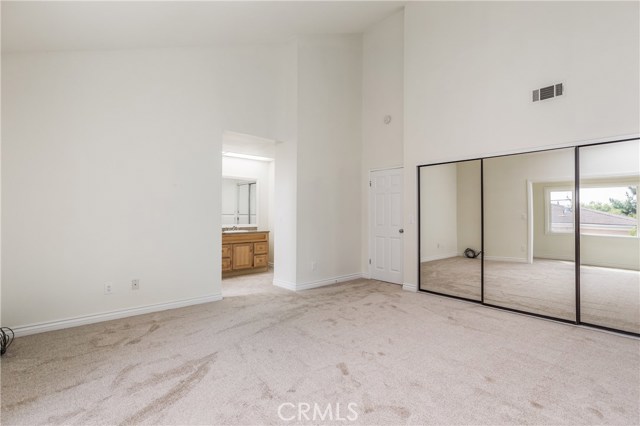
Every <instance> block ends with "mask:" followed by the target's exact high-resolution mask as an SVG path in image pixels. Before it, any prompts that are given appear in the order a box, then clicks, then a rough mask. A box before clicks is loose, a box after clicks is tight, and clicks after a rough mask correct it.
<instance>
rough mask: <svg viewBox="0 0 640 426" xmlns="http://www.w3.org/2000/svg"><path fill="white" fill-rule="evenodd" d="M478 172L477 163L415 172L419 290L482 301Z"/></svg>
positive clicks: (459, 163)
mask: <svg viewBox="0 0 640 426" xmlns="http://www.w3.org/2000/svg"><path fill="white" fill-rule="evenodd" d="M481 169H482V165H481V160H471V161H460V162H456V163H448V164H438V165H431V166H422V167H420V168H419V173H420V182H419V183H420V192H419V194H420V276H419V286H420V287H419V288H420V290H422V291H428V292H432V293H438V294H445V295H449V296H455V297H459V298H463V299H469V300H474V301H480V300H481V297H482V295H481V284H482V278H481V277H482V262H481V258H482V255H481V254H480V252H481V250H482V247H481V243H482V210H481V202H482V201H481V200H482V194H481V192H482V186H481V182H482V177H481V176H482V174H481V173H482V171H481ZM465 252H466V255H465Z"/></svg>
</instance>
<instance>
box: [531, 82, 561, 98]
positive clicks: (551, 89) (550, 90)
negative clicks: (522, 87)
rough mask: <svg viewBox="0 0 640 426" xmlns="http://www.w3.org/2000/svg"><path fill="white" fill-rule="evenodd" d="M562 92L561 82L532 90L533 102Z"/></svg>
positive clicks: (553, 96)
mask: <svg viewBox="0 0 640 426" xmlns="http://www.w3.org/2000/svg"><path fill="white" fill-rule="evenodd" d="M562 93H564V86H563V84H562V83H558V84H554V85H551V86H547V87H542V88H540V89H536V90H534V91H533V102H537V101H544V100H545V99H551V98H555V97H556V96H561V95H562Z"/></svg>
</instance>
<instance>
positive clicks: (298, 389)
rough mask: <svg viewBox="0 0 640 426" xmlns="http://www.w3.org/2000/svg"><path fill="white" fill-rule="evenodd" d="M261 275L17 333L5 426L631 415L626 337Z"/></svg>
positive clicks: (637, 354)
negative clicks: (304, 406) (206, 298)
mask: <svg viewBox="0 0 640 426" xmlns="http://www.w3.org/2000/svg"><path fill="white" fill-rule="evenodd" d="M270 279H271V276H270V275H269V274H263V275H261V276H258V277H256V276H254V277H253V278H251V279H250V278H248V277H242V278H237V279H231V280H225V282H224V294H226V295H227V296H228V297H227V298H225V300H223V301H221V302H215V303H210V304H205V305H199V306H193V307H188V308H182V309H176V310H171V311H165V312H161V313H155V314H148V315H143V316H138V317H133V318H127V319H122V320H117V321H111V322H105V323H101V324H94V325H89V326H83V327H78V328H73V329H67V330H60V331H56V332H49V333H43V334H39V335H33V336H27V337H23V338H18V339H16V341H15V342H14V344H13V345H12V346H11V348H10V350H9V353H8V354H7V355H6V356H5V357H3V358H2V366H1V372H2V424H3V425H11V424H24V425H35V424H75V425H88V424H216V425H221V424H247V425H248V424H252V425H253V424H299V423H303V424H340V425H345V424H361V425H371V424H392V425H397V424H440V425H442V424H450V425H453V424H491V425H495V424H638V423H639V422H640V414H639V413H640V407H639V404H640V403H639V401H640V341H638V340H637V339H633V338H628V337H623V336H619V335H613V334H609V333H604V332H599V331H594V330H589V329H584V328H578V327H575V326H571V325H566V324H559V323H554V322H550V321H545V320H540V319H536V318H531V317H526V316H522V315H517V314H513V313H509V312H505V311H500V310H495V309H490V308H487V307H482V306H479V305H476V304H472V303H467V302H462V301H457V300H453V299H447V298H443V297H439V296H432V295H428V294H422V293H421V294H415V293H410V292H405V291H402V290H401V289H400V287H399V286H396V285H391V284H385V283H380V282H376V281H366V280H359V281H355V282H350V283H344V284H339V285H335V286H330V287H324V288H319V289H314V290H309V291H305V292H301V293H292V292H288V291H285V290H280V289H277V288H275V287H273V286H271V285H270V284H269V280H270ZM234 280H235V281H234ZM234 283H237V285H235V284H234ZM287 402H288V403H291V404H294V405H297V404H299V403H308V404H311V405H313V404H314V403H317V404H318V405H319V406H321V407H326V405H327V404H333V405H332V406H333V410H334V412H335V407H336V404H338V403H339V404H341V405H342V407H343V408H342V416H345V413H344V407H345V406H346V405H347V404H348V403H350V402H353V403H356V404H357V407H356V411H357V413H358V419H357V420H356V421H355V422H349V421H336V422H330V421H318V420H317V419H316V421H306V420H304V418H303V421H301V422H299V421H297V420H296V421H290V422H286V421H283V420H280V419H279V418H278V414H277V411H278V407H279V406H280V405H281V404H283V403H287ZM286 407H290V406H286ZM283 413H284V414H285V416H287V417H289V416H290V415H291V413H292V411H289V410H288V409H287V410H284V412H283Z"/></svg>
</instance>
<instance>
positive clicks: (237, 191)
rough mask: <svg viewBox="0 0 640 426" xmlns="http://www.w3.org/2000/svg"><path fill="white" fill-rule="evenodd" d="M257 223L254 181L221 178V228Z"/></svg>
mask: <svg viewBox="0 0 640 426" xmlns="http://www.w3.org/2000/svg"><path fill="white" fill-rule="evenodd" d="M257 223H258V221H257V215H256V181H255V180H245V179H235V178H228V177H223V178H222V226H223V227H227V226H229V225H252V226H255V225H256V224H257Z"/></svg>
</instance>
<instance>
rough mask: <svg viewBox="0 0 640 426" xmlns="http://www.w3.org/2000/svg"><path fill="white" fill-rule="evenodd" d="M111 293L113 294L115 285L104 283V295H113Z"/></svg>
mask: <svg viewBox="0 0 640 426" xmlns="http://www.w3.org/2000/svg"><path fill="white" fill-rule="evenodd" d="M111 293H113V283H112V282H106V283H104V294H111Z"/></svg>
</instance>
